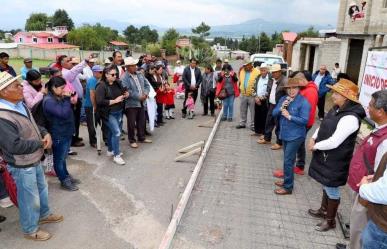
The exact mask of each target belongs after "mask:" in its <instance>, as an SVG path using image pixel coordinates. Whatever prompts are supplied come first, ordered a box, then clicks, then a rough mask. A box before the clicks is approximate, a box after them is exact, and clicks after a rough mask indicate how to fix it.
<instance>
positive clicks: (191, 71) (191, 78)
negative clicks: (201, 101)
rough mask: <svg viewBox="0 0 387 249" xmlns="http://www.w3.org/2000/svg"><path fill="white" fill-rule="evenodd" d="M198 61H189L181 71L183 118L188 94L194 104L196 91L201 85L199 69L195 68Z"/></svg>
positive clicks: (185, 112) (185, 113)
mask: <svg viewBox="0 0 387 249" xmlns="http://www.w3.org/2000/svg"><path fill="white" fill-rule="evenodd" d="M197 64H198V61H197V60H196V59H193V58H192V59H191V63H190V65H189V66H187V67H186V68H184V71H183V77H182V78H183V82H184V87H185V98H184V103H183V109H182V113H183V118H185V116H186V115H187V107H186V106H185V102H186V100H187V98H188V93H190V92H192V97H193V99H194V101H195V102H196V98H197V97H198V89H199V86H200V84H201V83H202V73H201V71H200V69H199V68H198V67H197Z"/></svg>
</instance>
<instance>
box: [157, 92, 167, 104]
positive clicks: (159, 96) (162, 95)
mask: <svg viewBox="0 0 387 249" xmlns="http://www.w3.org/2000/svg"><path fill="white" fill-rule="evenodd" d="M165 97H166V93H165V90H163V91H161V90H160V88H159V89H157V91H156V103H158V104H165V102H166V98H165Z"/></svg>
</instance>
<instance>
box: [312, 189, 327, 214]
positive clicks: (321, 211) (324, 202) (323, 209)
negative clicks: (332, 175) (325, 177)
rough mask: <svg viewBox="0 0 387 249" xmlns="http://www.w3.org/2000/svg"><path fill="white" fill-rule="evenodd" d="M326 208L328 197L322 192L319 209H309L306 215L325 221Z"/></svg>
mask: <svg viewBox="0 0 387 249" xmlns="http://www.w3.org/2000/svg"><path fill="white" fill-rule="evenodd" d="M327 208H328V195H327V193H326V192H325V190H323V196H322V199H321V207H320V208H319V209H317V210H316V209H309V210H308V213H309V214H310V215H311V216H313V217H315V218H322V219H325V217H326V215H327Z"/></svg>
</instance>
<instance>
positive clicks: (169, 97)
mask: <svg viewBox="0 0 387 249" xmlns="http://www.w3.org/2000/svg"><path fill="white" fill-rule="evenodd" d="M174 97H175V90H173V89H172V87H171V85H170V84H169V83H166V84H165V118H166V119H175V115H174V112H173V111H174V110H175V98H174Z"/></svg>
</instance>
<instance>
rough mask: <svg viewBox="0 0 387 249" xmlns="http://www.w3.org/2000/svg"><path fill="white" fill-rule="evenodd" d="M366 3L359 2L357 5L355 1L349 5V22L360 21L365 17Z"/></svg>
mask: <svg viewBox="0 0 387 249" xmlns="http://www.w3.org/2000/svg"><path fill="white" fill-rule="evenodd" d="M366 6H367V1H365V0H363V1H360V4H358V3H357V2H356V1H352V2H350V3H349V7H348V15H349V17H350V18H351V21H352V22H354V21H356V20H362V19H364V17H365V13H366Z"/></svg>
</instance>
